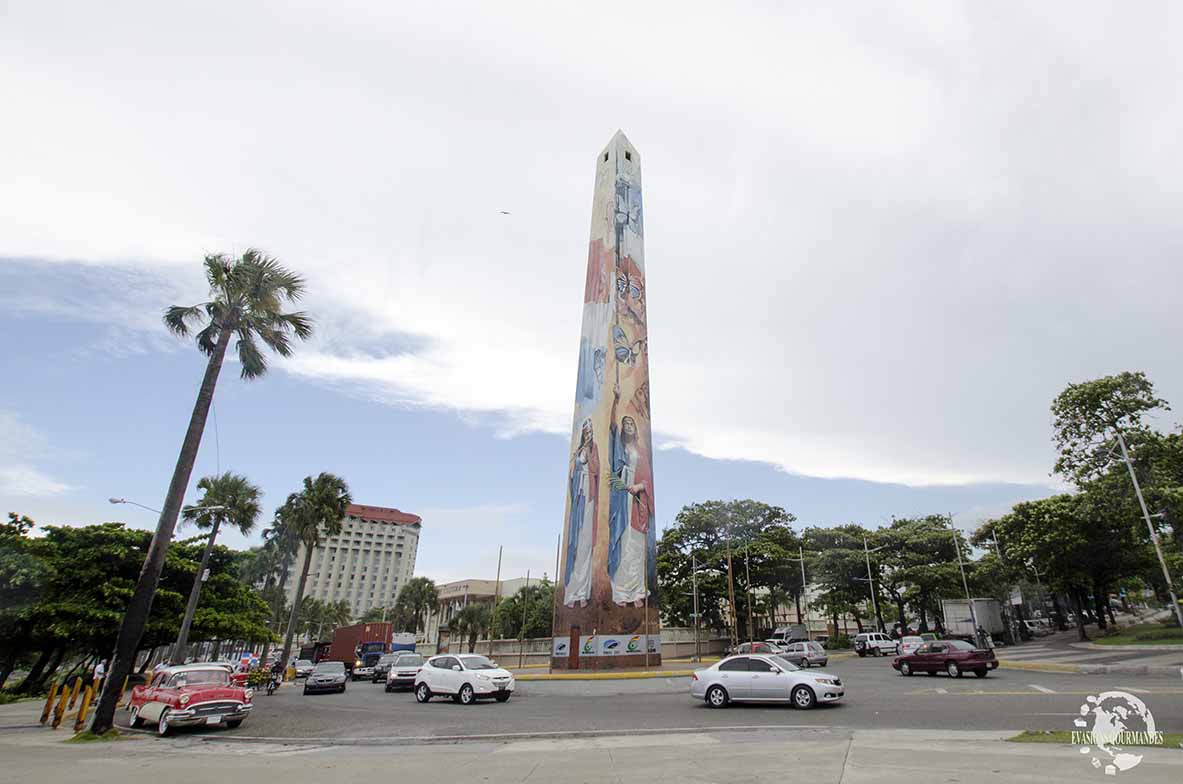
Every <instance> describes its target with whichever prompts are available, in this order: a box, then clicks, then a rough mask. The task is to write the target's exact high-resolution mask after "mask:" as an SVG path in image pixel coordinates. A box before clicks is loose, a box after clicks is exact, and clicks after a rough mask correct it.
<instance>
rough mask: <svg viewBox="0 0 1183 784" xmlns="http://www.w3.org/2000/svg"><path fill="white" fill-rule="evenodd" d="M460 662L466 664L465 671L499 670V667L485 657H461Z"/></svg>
mask: <svg viewBox="0 0 1183 784" xmlns="http://www.w3.org/2000/svg"><path fill="white" fill-rule="evenodd" d="M460 661H462V662H464V669H466V670H495V669H497V665H495V664H494V663H493V662H491V661H489V660H488V659H486V658H485V657H484V656H461V657H460Z"/></svg>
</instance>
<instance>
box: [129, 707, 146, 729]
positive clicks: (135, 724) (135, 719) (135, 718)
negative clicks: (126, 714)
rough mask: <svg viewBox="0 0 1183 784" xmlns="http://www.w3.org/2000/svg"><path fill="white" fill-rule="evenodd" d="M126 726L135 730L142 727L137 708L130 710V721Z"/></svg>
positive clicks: (142, 722)
mask: <svg viewBox="0 0 1183 784" xmlns="http://www.w3.org/2000/svg"><path fill="white" fill-rule="evenodd" d="M127 724H128V726H129V727H131V728H132V729H137V728H139V727H143V726H144V720H143V719H141V718H140V709H139V708H132V709H131V719H130V720H129V721H128V722H127Z"/></svg>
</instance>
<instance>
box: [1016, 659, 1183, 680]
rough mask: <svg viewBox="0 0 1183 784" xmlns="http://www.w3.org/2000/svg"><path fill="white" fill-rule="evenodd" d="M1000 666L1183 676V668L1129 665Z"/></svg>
mask: <svg viewBox="0 0 1183 784" xmlns="http://www.w3.org/2000/svg"><path fill="white" fill-rule="evenodd" d="M998 666H999V668H1001V669H1007V670H1034V671H1039V672H1072V673H1078V674H1080V675H1158V676H1168V677H1174V676H1176V675H1179V674H1183V667H1151V666H1149V665H1141V666H1139V665H1128V664H1064V663H1060V662H1021V661H1008V660H1006V659H999V660H998Z"/></svg>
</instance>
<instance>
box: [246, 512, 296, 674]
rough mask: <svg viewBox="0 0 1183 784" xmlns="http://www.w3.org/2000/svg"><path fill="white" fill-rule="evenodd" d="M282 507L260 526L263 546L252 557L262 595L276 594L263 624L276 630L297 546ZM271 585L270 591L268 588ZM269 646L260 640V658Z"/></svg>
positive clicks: (284, 601)
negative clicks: (268, 526) (268, 615)
mask: <svg viewBox="0 0 1183 784" xmlns="http://www.w3.org/2000/svg"><path fill="white" fill-rule="evenodd" d="M285 508H286V504H285V506H281V507H280V508H279V509H277V510H275V519H274V520H273V521H272V524H271V527H270V528H267V529H264V531H263V547H262V548H261V550H260V553H259V558H257V559H256V563H258V564H259V572H258V574H257V575H256V576H257V577H261V579H262V582H263V593H264V595H271V594H274V596H275V597H276V601H274V602H272V603H271V620H270V621H269V622H268V624H267V626H268V628H269V629H274V630H275V631H276V632H277V633H278V631H279V630H278V625H279V622H280V619H281V618H283V616H284V614H285V613H284V611H285V609H287V603H286V600H285V599H284V596H285V590H286V589H287V584H288V575H289V574H290V573H291V569H292V563H293V562H294V561H295V560H296V551H297V550H298V549H299V546H300V540H299V538H298V537H297V536H296V535H295V530H294V528H292V527H291V526H289V525H288V524H287V523H286V522H285V521H284V517H283V514H284V511H285ZM273 588H274V589H275V590H274V591H272V589H273ZM270 648H271V640H270V639H267V640H264V641H263V653H262V656H261V657H260V658H261V659H262V661H267V652H268V650H269V649H270Z"/></svg>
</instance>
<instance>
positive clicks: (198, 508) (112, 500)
mask: <svg viewBox="0 0 1183 784" xmlns="http://www.w3.org/2000/svg"><path fill="white" fill-rule="evenodd" d="M107 502H108V503H112V504H131V505H132V506H138V507H140V508H141V509H147V510H148V511H149V512H155V513H156V514H160V510H159V509H153V508H152V507H150V506H144V505H143V504H141V503H139V502H138V501H129V500H127V499H126V498H108V499H107ZM185 508H186V509H187V510H189V511H192V512H212V511H214V510H218V509H225V508H226V507H224V506H221V505H218V504H215V505H213V506H187V507H185Z"/></svg>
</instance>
